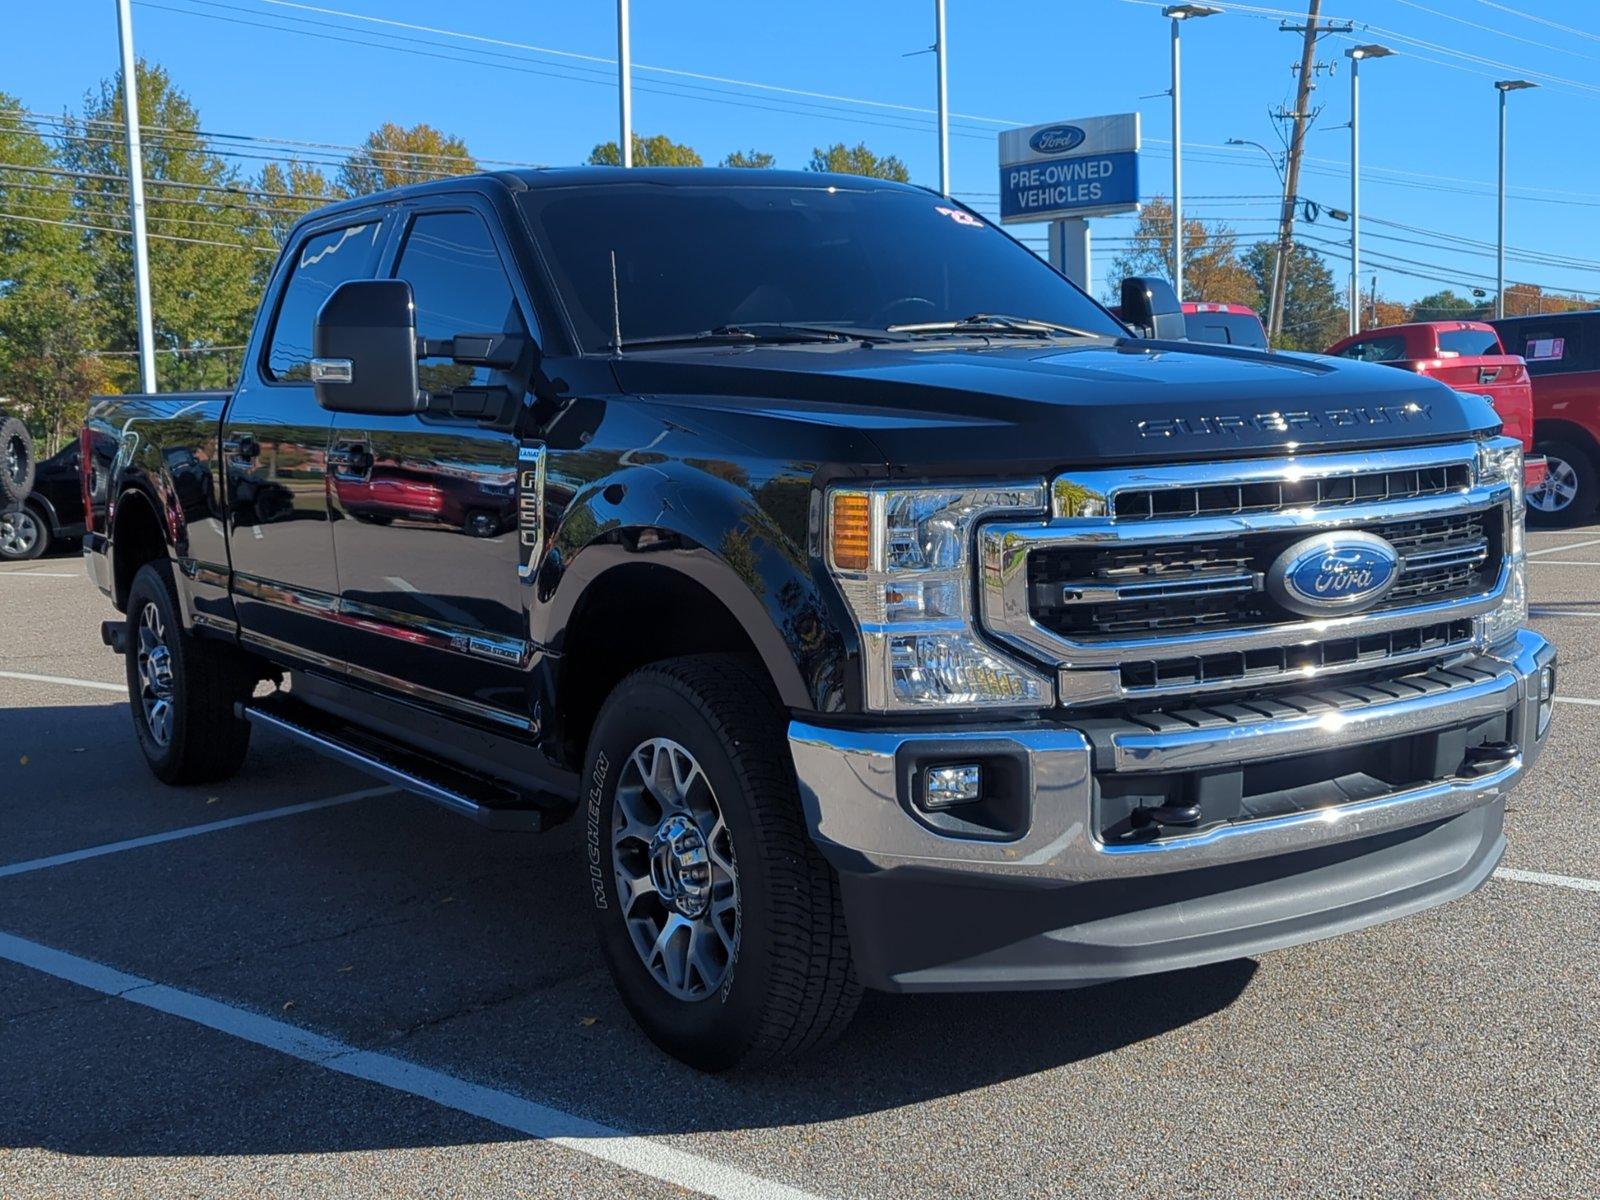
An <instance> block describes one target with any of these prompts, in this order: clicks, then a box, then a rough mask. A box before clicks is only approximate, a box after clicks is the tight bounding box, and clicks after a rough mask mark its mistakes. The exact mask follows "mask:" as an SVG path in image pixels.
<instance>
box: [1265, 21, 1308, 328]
mask: <svg viewBox="0 0 1600 1200" xmlns="http://www.w3.org/2000/svg"><path fill="white" fill-rule="evenodd" d="M1321 17H1322V0H1311V6H1310V8H1309V10H1308V11H1307V12H1306V23H1305V25H1304V26H1293V25H1283V26H1280V28H1282V29H1283V30H1285V31H1288V32H1303V33H1304V34H1305V42H1304V44H1303V46H1302V48H1301V51H1300V72H1299V74H1300V78H1299V80H1298V81H1297V84H1296V87H1295V98H1294V111H1293V112H1292V113H1290V114H1289V116H1290V118H1291V119H1292V120H1293V122H1294V125H1293V129H1292V132H1291V133H1290V135H1289V161H1288V166H1287V167H1286V169H1285V171H1284V176H1283V209H1282V212H1281V213H1280V214H1279V217H1278V253H1277V255H1276V256H1275V257H1274V259H1273V263H1272V308H1271V310H1270V312H1269V313H1268V316H1267V336H1268V338H1269V339H1271V340H1273V341H1276V340H1277V338H1278V336H1279V335H1280V334H1281V333H1282V332H1283V304H1284V298H1285V296H1286V294H1287V293H1288V291H1289V256H1290V254H1291V253H1292V252H1293V250H1294V205H1295V200H1296V198H1297V197H1298V196H1299V193H1300V159H1301V157H1302V156H1303V155H1304V153H1305V145H1306V127H1307V125H1308V124H1310V117H1311V113H1310V107H1311V89H1312V88H1313V87H1314V86H1315V84H1314V83H1313V82H1312V73H1313V72H1314V71H1315V69H1316V65H1317V23H1318V21H1319V20H1321Z"/></svg>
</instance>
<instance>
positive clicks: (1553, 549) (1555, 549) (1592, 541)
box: [1528, 538, 1600, 558]
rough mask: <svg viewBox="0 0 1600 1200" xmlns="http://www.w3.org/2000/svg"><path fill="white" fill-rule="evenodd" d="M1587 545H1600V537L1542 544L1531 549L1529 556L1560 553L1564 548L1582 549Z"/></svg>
mask: <svg viewBox="0 0 1600 1200" xmlns="http://www.w3.org/2000/svg"><path fill="white" fill-rule="evenodd" d="M1585 546H1600V538H1589V539H1588V540H1586V541H1582V542H1568V543H1567V544H1566V545H1564V546H1541V547H1539V549H1537V550H1529V551H1528V557H1529V558H1538V557H1539V555H1541V554H1559V553H1561V551H1563V550H1581V549H1583V548H1584V547H1585Z"/></svg>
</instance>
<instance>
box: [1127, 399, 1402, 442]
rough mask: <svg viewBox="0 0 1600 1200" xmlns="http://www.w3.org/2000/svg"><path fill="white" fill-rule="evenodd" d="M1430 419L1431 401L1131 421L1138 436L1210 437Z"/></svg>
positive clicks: (1348, 427)
mask: <svg viewBox="0 0 1600 1200" xmlns="http://www.w3.org/2000/svg"><path fill="white" fill-rule="evenodd" d="M1432 419H1433V405H1432V404H1419V403H1417V402H1416V401H1407V402H1406V403H1404V404H1366V405H1361V406H1360V407H1357V408H1330V409H1325V410H1324V411H1322V412H1321V413H1314V412H1310V411H1308V410H1305V409H1301V410H1296V411H1285V412H1277V411H1274V412H1258V413H1227V414H1218V415H1215V416H1208V415H1202V416H1183V417H1148V418H1142V419H1139V420H1136V421H1134V423H1133V424H1134V428H1135V429H1136V430H1137V431H1138V433H1139V436H1140V437H1141V438H1172V437H1211V436H1217V435H1227V434H1233V435H1239V434H1244V433H1250V432H1260V433H1292V432H1294V431H1295V430H1316V429H1352V428H1357V427H1362V426H1371V425H1400V424H1418V423H1421V422H1423V421H1430V420H1432Z"/></svg>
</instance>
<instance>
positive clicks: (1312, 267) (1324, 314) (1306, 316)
mask: <svg viewBox="0 0 1600 1200" xmlns="http://www.w3.org/2000/svg"><path fill="white" fill-rule="evenodd" d="M1277 252H1278V245H1277V243H1276V242H1257V243H1256V244H1255V245H1253V246H1251V247H1250V249H1248V250H1247V251H1245V254H1244V265H1245V269H1246V270H1248V271H1249V272H1250V274H1251V276H1253V277H1254V279H1255V281H1256V288H1257V290H1258V292H1259V295H1258V298H1257V301H1256V305H1257V311H1259V312H1261V313H1262V315H1263V317H1265V315H1266V311H1267V297H1268V296H1270V295H1271V289H1272V264H1273V258H1274V256H1275V255H1276V254H1277ZM1288 275H1289V280H1288V290H1287V292H1286V293H1285V295H1284V303H1283V332H1282V333H1281V334H1280V335H1279V337H1278V339H1277V341H1276V342H1274V343H1273V344H1274V346H1275V347H1276V348H1277V349H1280V350H1310V351H1313V352H1321V351H1322V350H1325V349H1326V348H1327V347H1329V346H1331V345H1332V344H1333V343H1334V342H1336V341H1338V340H1339V339H1340V338H1342V337H1343V336H1344V335H1345V333H1346V332H1348V329H1349V325H1348V320H1349V318H1348V317H1347V316H1346V313H1345V306H1344V300H1343V298H1342V297H1341V295H1340V293H1339V288H1338V287H1337V286H1336V285H1335V284H1334V281H1333V272H1332V271H1331V270H1329V269H1328V264H1327V263H1326V262H1325V261H1324V260H1323V258H1322V255H1320V254H1318V253H1317V252H1316V251H1315V250H1313V249H1311V248H1310V247H1309V246H1306V245H1303V244H1302V243H1299V242H1296V243H1294V246H1293V249H1292V251H1291V253H1290V255H1289V272H1288Z"/></svg>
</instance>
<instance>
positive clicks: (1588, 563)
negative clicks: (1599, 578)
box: [1533, 558, 1600, 567]
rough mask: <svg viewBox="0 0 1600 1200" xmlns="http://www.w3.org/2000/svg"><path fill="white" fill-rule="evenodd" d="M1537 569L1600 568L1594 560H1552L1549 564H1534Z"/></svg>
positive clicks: (1599, 564)
mask: <svg viewBox="0 0 1600 1200" xmlns="http://www.w3.org/2000/svg"><path fill="white" fill-rule="evenodd" d="M1533 565H1534V566H1536V567H1600V562H1596V561H1595V560H1594V559H1577V558H1552V559H1551V560H1550V561H1549V562H1540V563H1534V564H1533Z"/></svg>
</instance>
